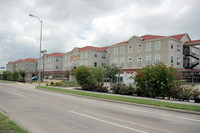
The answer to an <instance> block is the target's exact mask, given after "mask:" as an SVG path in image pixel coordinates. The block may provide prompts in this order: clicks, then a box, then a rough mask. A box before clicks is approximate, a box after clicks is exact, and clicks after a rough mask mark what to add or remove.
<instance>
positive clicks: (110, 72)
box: [105, 65, 121, 83]
mask: <svg viewBox="0 0 200 133" xmlns="http://www.w3.org/2000/svg"><path fill="white" fill-rule="evenodd" d="M120 72H121V70H120V68H119V67H117V66H115V65H111V66H106V67H105V77H106V78H108V79H109V80H110V81H111V83H112V81H114V80H115V79H116V75H117V74H119V73H120Z"/></svg>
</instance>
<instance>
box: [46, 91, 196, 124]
mask: <svg viewBox="0 0 200 133" xmlns="http://www.w3.org/2000/svg"><path fill="white" fill-rule="evenodd" d="M49 95H53V96H55V95H54V94H50V93H49ZM56 96H59V97H63V98H70V99H74V100H79V101H84V102H88V103H95V104H99V105H103V106H107V107H111V106H110V105H107V104H103V103H98V102H92V101H88V100H83V99H80V98H73V97H66V96H65V95H64V96H63V95H56ZM112 107H115V108H120V109H125V110H133V111H137V112H143V113H149V114H153V115H160V116H165V117H172V118H177V119H183V120H189V121H196V122H200V120H198V119H191V118H187V117H181V116H175V115H168V114H161V113H159V112H155V113H153V112H150V111H144V110H139V109H132V108H125V107H118V106H112Z"/></svg>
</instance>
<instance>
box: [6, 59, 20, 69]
mask: <svg viewBox="0 0 200 133" xmlns="http://www.w3.org/2000/svg"><path fill="white" fill-rule="evenodd" d="M17 62H18V60H17V61H10V62H8V64H6V71H10V72H14V71H16V63H17Z"/></svg>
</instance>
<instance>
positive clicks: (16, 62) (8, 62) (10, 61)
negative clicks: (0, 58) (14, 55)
mask: <svg viewBox="0 0 200 133" xmlns="http://www.w3.org/2000/svg"><path fill="white" fill-rule="evenodd" d="M17 62H18V60H16V61H10V62H8V63H12V64H14V63H17Z"/></svg>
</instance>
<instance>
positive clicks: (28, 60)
mask: <svg viewBox="0 0 200 133" xmlns="http://www.w3.org/2000/svg"><path fill="white" fill-rule="evenodd" d="M36 60H37V59H36V58H27V59H19V61H21V62H34V61H36Z"/></svg>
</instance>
